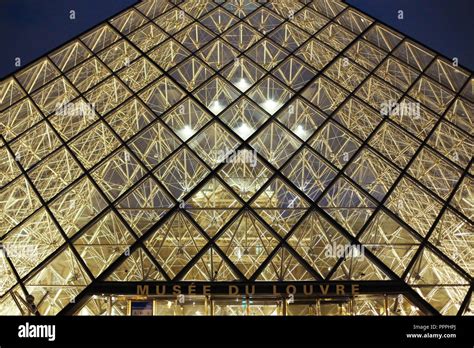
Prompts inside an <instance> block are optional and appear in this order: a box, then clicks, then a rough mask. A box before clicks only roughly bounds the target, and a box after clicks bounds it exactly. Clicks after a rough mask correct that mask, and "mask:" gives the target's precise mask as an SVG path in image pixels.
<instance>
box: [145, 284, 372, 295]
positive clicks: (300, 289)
mask: <svg viewBox="0 0 474 348" xmlns="http://www.w3.org/2000/svg"><path fill="white" fill-rule="evenodd" d="M363 287H364V286H363ZM360 293H361V284H359V283H348V284H339V283H330V282H314V283H313V282H312V283H298V282H295V283H272V284H268V283H251V284H241V283H239V284H231V283H226V284H219V283H206V284H196V283H189V284H188V283H186V284H163V285H160V284H158V285H155V284H153V285H151V284H146V283H143V284H137V285H136V295H144V296H153V295H158V296H159V295H175V296H178V295H188V296H193V295H214V294H215V295H230V296H239V295H259V294H261V295H274V296H278V295H280V296H281V295H302V296H354V295H358V294H360Z"/></svg>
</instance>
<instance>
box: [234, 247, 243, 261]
mask: <svg viewBox="0 0 474 348" xmlns="http://www.w3.org/2000/svg"><path fill="white" fill-rule="evenodd" d="M235 256H237V260H240V259H241V258H242V249H240V247H238V248H236V249H235Z"/></svg>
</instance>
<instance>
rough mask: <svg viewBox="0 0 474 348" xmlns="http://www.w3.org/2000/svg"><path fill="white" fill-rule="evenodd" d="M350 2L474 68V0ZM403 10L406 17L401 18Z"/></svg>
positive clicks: (369, 0)
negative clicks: (399, 17)
mask: <svg viewBox="0 0 474 348" xmlns="http://www.w3.org/2000/svg"><path fill="white" fill-rule="evenodd" d="M346 2H347V3H349V4H351V5H352V6H354V7H356V8H358V9H360V10H362V11H364V12H366V13H367V14H369V15H371V16H372V17H374V18H376V19H378V20H380V21H382V22H384V23H385V24H387V25H389V26H391V27H393V28H394V29H397V30H398V31H399V32H401V33H402V34H406V35H408V36H410V37H412V38H414V39H416V40H418V41H420V42H421V43H422V44H424V45H425V46H427V47H428V48H431V49H434V50H436V51H438V52H439V53H441V54H442V55H444V56H446V57H447V58H450V59H451V58H453V57H457V58H458V59H459V64H460V65H463V66H465V67H467V68H469V69H471V70H474V37H473V34H474V18H473V16H474V0H347V1H346ZM398 10H403V12H404V19H403V20H399V19H398V18H397V15H398Z"/></svg>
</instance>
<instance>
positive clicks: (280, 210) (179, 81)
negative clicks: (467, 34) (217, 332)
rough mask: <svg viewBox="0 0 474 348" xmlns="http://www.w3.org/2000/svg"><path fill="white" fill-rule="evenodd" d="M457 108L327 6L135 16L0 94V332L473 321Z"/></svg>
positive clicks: (460, 104)
mask: <svg viewBox="0 0 474 348" xmlns="http://www.w3.org/2000/svg"><path fill="white" fill-rule="evenodd" d="M473 103H474V78H473V75H472V72H470V71H467V70H466V69H464V68H461V67H458V66H453V64H452V62H451V61H450V60H448V59H446V58H443V57H442V56H440V55H439V54H436V53H435V52H433V51H432V50H430V49H428V48H426V47H424V46H422V45H420V44H419V43H417V42H414V41H413V40H411V39H409V38H406V37H405V36H403V35H402V34H400V33H398V32H396V31H394V30H392V29H390V28H388V27H386V26H384V25H382V24H381V23H379V22H377V21H376V20H374V19H373V18H370V17H369V16H367V15H365V14H363V13H361V12H359V11H358V10H356V9H354V8H351V7H350V6H349V5H347V4H346V3H345V2H343V1H340V0H314V1H288V0H282V1H250V0H233V1H208V0H205V1H204V0H195V1H164V0H144V1H140V2H138V3H137V4H135V5H134V6H132V7H130V8H128V9H126V10H125V11H123V12H121V13H120V14H118V15H116V16H115V17H114V18H113V19H111V20H109V21H106V22H104V23H102V24H100V25H98V26H97V27H95V28H93V29H92V30H90V31H88V32H87V33H85V34H83V35H80V36H79V37H78V38H75V39H73V40H72V41H70V42H68V43H66V44H65V45H63V46H62V47H60V48H59V49H57V50H55V51H54V52H52V53H50V54H48V55H47V56H44V57H42V58H40V59H39V60H37V61H36V62H34V63H32V64H30V65H28V66H27V67H25V68H22V69H21V70H19V71H18V72H16V73H15V74H13V75H11V76H9V77H7V78H6V79H4V80H2V81H1V82H0V130H1V135H0V159H1V160H0V166H1V168H0V245H1V247H2V251H3V252H2V253H0V279H1V281H0V315H34V314H40V315H57V314H65V315H134V314H133V313H135V314H136V313H141V315H143V313H145V314H146V315H216V316H217V315H267V316H272V315H437V314H442V315H456V314H459V315H472V314H473V312H474V305H473V304H472V291H473V285H472V284H473V281H472V276H473V274H474V223H473V221H474V183H473V180H474V179H473V174H474V167H473V159H472V154H473V152H472V149H473V148H474V139H473V134H474V132H473V128H474V117H473V110H474V104H473ZM387 104H389V105H390V108H389V109H387V110H385V111H387V112H384V111H382V109H383V108H384V105H387ZM337 247H345V248H346V249H344V250H358V252H354V253H349V254H348V253H344V254H338V253H337V252H336V249H337ZM347 247H348V248H347ZM361 250H362V252H361ZM177 282H179V283H180V284H192V283H197V284H200V283H202V282H206V283H209V284H211V285H213V286H215V287H218V286H220V284H221V285H222V284H225V285H226V286H228V285H232V284H257V286H265V284H270V283H271V284H273V283H275V284H276V283H278V284H280V285H282V286H292V285H293V284H298V283H301V282H305V283H314V284H315V285H316V284H319V285H321V284H328V286H331V285H332V284H339V283H344V284H345V285H347V286H349V285H351V284H360V285H361V291H360V292H359V293H357V294H352V293H351V294H344V295H340V294H337V293H334V292H332V290H331V291H330V292H329V293H327V294H323V295H321V294H316V295H304V294H300V293H297V294H295V296H289V295H288V294H286V293H283V294H278V295H275V294H273V293H271V292H269V293H266V292H265V291H263V292H262V291H260V290H259V291H257V293H255V294H251V295H245V294H241V293H240V294H239V295H232V296H231V295H228V294H226V292H225V289H224V290H222V291H221V290H219V291H217V290H216V291H214V292H212V293H210V294H206V295H205V294H195V295H186V296H185V297H184V299H183V301H181V300H180V298H178V296H175V295H172V294H164V295H153V294H150V295H147V296H144V295H140V294H138V293H136V291H135V289H136V288H137V287H136V286H135V285H137V286H138V285H140V286H141V285H143V284H150V286H156V285H160V284H168V285H172V284H173V283H177ZM338 282H339V283H338ZM132 285H133V286H132ZM130 289H132V290H130ZM331 289H332V288H331ZM140 301H142V302H144V303H145V305H143V304H140V303H138V302H140ZM139 305H143V306H144V307H143V308H144V309H140V310H139V309H135V307H134V306H139ZM136 308H138V307H136ZM150 311H151V312H150ZM136 315H139V314H136Z"/></svg>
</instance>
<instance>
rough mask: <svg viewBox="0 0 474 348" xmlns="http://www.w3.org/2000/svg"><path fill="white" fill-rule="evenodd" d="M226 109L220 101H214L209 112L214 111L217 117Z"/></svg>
mask: <svg viewBox="0 0 474 348" xmlns="http://www.w3.org/2000/svg"><path fill="white" fill-rule="evenodd" d="M223 109H224V106H222V104H221V103H220V102H219V101H218V100H214V101H213V102H212V103H211V105H209V110H211V111H212V113H214V114H215V115H217V114H218V113H219V112H221V111H222V110H223Z"/></svg>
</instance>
